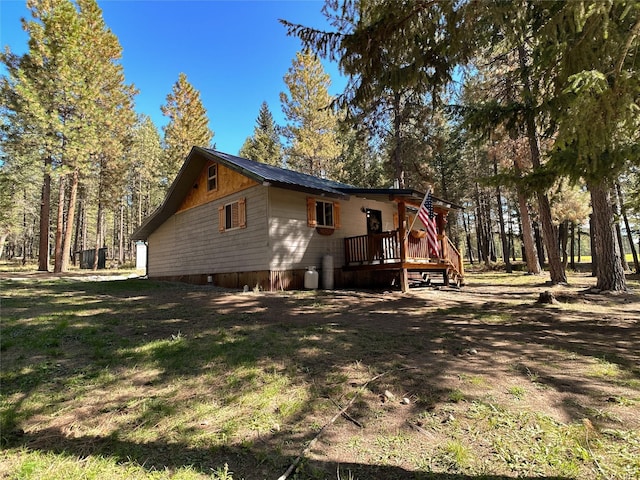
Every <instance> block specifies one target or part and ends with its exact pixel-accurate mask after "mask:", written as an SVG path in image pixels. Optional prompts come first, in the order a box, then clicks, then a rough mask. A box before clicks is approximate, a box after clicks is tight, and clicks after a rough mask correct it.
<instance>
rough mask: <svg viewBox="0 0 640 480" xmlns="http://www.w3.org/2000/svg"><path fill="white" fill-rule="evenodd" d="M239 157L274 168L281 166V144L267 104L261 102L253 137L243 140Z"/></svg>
mask: <svg viewBox="0 0 640 480" xmlns="http://www.w3.org/2000/svg"><path fill="white" fill-rule="evenodd" d="M240 156H242V157H245V158H249V159H251V160H255V161H256V162H261V163H267V164H269V165H274V166H276V167H281V166H282V163H283V151H282V143H281V142H280V135H279V133H278V126H277V125H276V123H275V122H274V120H273V115H272V114H271V111H270V110H269V106H268V105H267V102H262V105H261V106H260V112H259V113H258V118H257V120H256V126H255V127H254V129H253V135H252V136H251V137H249V138H247V139H246V140H245V142H244V144H243V145H242V148H241V149H240Z"/></svg>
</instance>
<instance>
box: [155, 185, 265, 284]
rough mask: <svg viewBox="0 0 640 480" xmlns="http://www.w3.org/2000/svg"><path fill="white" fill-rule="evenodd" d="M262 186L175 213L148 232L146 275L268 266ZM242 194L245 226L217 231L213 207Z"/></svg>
mask: <svg viewBox="0 0 640 480" xmlns="http://www.w3.org/2000/svg"><path fill="white" fill-rule="evenodd" d="M267 191H268V188H267V187H263V186H261V185H260V186H256V187H253V188H249V189H246V190H243V191H241V192H237V193H234V194H233V195H229V196H227V197H225V198H221V199H218V200H216V201H212V202H208V203H205V204H203V205H200V206H197V207H193V208H190V209H188V210H184V211H182V212H179V213H176V214H175V215H173V216H172V217H171V218H170V219H169V220H167V221H166V222H165V223H164V224H163V225H161V226H160V227H159V228H158V229H157V230H156V231H155V232H153V234H151V236H150V237H149V240H148V241H149V265H148V272H149V276H151V277H167V276H176V275H197V274H211V273H225V272H240V271H247V270H268V269H269V265H268V264H269V261H268V258H269V257H268V251H267V248H268V239H267ZM241 198H245V199H246V214H247V226H246V228H238V229H234V230H230V231H226V232H219V231H218V207H219V206H220V205H224V204H226V203H229V202H234V201H237V200H239V199H241Z"/></svg>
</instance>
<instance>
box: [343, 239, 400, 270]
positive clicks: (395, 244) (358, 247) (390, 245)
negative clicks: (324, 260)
mask: <svg viewBox="0 0 640 480" xmlns="http://www.w3.org/2000/svg"><path fill="white" fill-rule="evenodd" d="M344 251H345V260H346V262H347V265H351V264H354V263H360V264H364V263H373V262H385V261H396V262H397V261H400V242H399V240H398V232H397V231H391V232H383V233H373V234H371V235H358V236H357V237H348V238H345V239H344Z"/></svg>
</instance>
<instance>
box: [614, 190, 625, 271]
mask: <svg viewBox="0 0 640 480" xmlns="http://www.w3.org/2000/svg"><path fill="white" fill-rule="evenodd" d="M611 199H612V200H613V202H612V204H611V208H612V209H613V218H614V219H615V223H614V228H615V232H616V240H617V242H618V243H617V245H618V251H619V253H620V261H621V262H622V269H623V270H629V264H628V263H627V259H626V257H625V254H624V241H623V240H622V229H621V228H620V220H619V219H620V201H619V199H618V195H617V190H614V189H612V190H611Z"/></svg>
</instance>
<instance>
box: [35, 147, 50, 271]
mask: <svg viewBox="0 0 640 480" xmlns="http://www.w3.org/2000/svg"><path fill="white" fill-rule="evenodd" d="M50 168H51V157H47V158H46V159H45V161H44V181H43V183H42V194H41V197H40V241H39V245H38V271H40V272H48V271H49V215H50V212H51V173H50V172H49V169H50Z"/></svg>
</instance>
